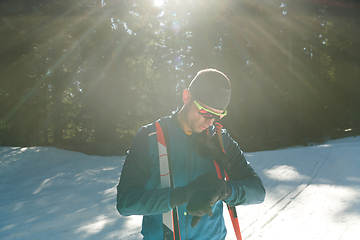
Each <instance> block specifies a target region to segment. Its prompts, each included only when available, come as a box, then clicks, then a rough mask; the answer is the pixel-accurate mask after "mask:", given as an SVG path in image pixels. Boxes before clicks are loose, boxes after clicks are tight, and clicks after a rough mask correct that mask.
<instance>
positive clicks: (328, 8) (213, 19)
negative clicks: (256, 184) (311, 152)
mask: <svg viewBox="0 0 360 240" xmlns="http://www.w3.org/2000/svg"><path fill="white" fill-rule="evenodd" d="M359 11H360V3H359V2H358V1H356V0H197V1H193V0H164V1H162V0H128V1H125V0H72V1H66V0H3V1H1V2H0V36H1V37H0V56H1V58H0V145H2V146H55V147H58V148H62V149H68V150H73V151H79V152H83V153H86V154H90V155H123V154H125V153H126V151H127V150H128V148H129V146H130V144H131V141H132V139H133V137H134V135H135V134H136V132H137V131H138V130H139V128H140V127H141V126H143V125H145V124H148V123H151V122H153V121H156V120H157V119H159V118H161V117H164V116H167V115H170V114H171V112H172V111H174V110H176V109H177V108H178V107H181V105H182V98H181V96H182V91H183V89H185V88H186V87H187V86H188V84H189V83H190V81H191V80H192V78H193V77H194V76H195V75H196V73H197V71H199V70H201V69H204V68H216V69H218V70H221V71H223V72H224V73H225V74H226V75H227V76H228V77H229V79H230V81H231V83H232V97H231V102H230V105H229V106H228V109H227V110H228V115H227V116H226V117H225V118H223V119H221V121H220V122H221V123H222V124H223V125H224V127H225V128H226V129H227V130H228V131H229V132H230V134H231V136H232V137H233V138H234V139H235V140H236V141H237V142H238V143H239V145H240V147H241V149H243V150H244V151H247V152H253V151H263V150H272V149H279V148H285V147H290V146H296V145H310V144H312V143H321V142H324V141H327V140H329V139H336V138H341V137H345V136H356V135H359V133H360V81H359V73H360V72H359V67H360V31H359V27H360V14H359Z"/></svg>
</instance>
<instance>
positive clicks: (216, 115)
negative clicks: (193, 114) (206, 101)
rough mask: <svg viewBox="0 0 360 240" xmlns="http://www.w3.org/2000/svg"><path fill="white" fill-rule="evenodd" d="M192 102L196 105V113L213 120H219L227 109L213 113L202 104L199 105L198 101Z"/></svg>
mask: <svg viewBox="0 0 360 240" xmlns="http://www.w3.org/2000/svg"><path fill="white" fill-rule="evenodd" d="M194 103H195V105H196V107H197V108H198V110H197V111H198V113H199V114H200V115H201V116H203V117H204V118H205V119H212V118H213V119H214V121H219V120H220V119H221V118H223V117H225V116H226V114H227V111H226V110H225V111H224V113H220V114H219V113H215V112H212V111H210V110H208V109H206V108H204V107H203V106H201V105H200V104H199V103H198V102H196V101H195V100H194Z"/></svg>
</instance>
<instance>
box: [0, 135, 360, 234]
mask: <svg viewBox="0 0 360 240" xmlns="http://www.w3.org/2000/svg"><path fill="white" fill-rule="evenodd" d="M245 156H246V158H247V160H248V161H249V162H250V163H251V165H252V166H253V167H254V169H255V170H256V171H257V172H258V174H259V175H260V177H261V178H262V180H263V183H264V186H265V188H266V191H267V195H266V198H265V201H264V203H262V204H259V205H250V206H238V207H237V213H238V217H239V223H240V228H241V232H242V236H243V239H249V240H255V239H266V240H271V239H277V240H279V239H280V240H282V239H286V240H288V239H292V240H296V239H301V240H304V239H306V240H307V239H314V240H315V239H326V240H332V239H339V240H340V239H341V240H353V239H358V238H359V237H358V236H359V234H360V230H359V229H360V174H359V170H360V157H359V156H360V137H356V138H354V137H352V138H345V139H340V140H334V141H329V142H328V143H325V144H321V145H316V146H311V147H294V148H288V149H282V150H276V151H264V152H254V153H247V154H245ZM123 162H124V156H120V157H119V156H113V157H100V156H89V155H85V154H81V153H77V152H71V151H66V150H59V149H57V148H53V147H33V148H19V147H0V239H3V240H10V239H25V240H33V239H41V240H42V239H55V240H56V239H91V240H92V239H94V240H95V239H129V240H140V239H142V236H141V234H140V230H141V220H142V216H130V217H123V216H121V215H120V214H119V213H118V212H117V211H116V185H117V184H118V181H119V177H120V173H121V168H122V164H123ZM224 217H225V221H226V225H227V229H228V235H227V237H226V240H230V239H235V234H234V233H233V229H232V226H231V221H230V218H229V216H228V211H227V210H226V208H225V206H224Z"/></svg>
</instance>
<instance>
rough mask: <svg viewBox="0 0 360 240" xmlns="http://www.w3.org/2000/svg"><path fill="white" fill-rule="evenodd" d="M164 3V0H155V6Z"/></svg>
mask: <svg viewBox="0 0 360 240" xmlns="http://www.w3.org/2000/svg"><path fill="white" fill-rule="evenodd" d="M163 4H164V0H154V6H155V7H161V6H162V5H163Z"/></svg>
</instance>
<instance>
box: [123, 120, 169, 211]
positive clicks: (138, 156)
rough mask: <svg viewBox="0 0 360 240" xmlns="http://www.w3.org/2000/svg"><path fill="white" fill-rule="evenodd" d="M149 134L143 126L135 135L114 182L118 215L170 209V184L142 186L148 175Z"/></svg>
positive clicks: (149, 161)
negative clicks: (159, 187)
mask: <svg viewBox="0 0 360 240" xmlns="http://www.w3.org/2000/svg"><path fill="white" fill-rule="evenodd" d="M150 164H151V159H150V156H149V136H148V130H147V128H146V127H143V128H141V129H140V130H139V132H138V133H137V134H136V135H135V138H134V140H133V142H132V144H131V147H130V151H129V152H128V154H127V156H126V159H125V163H124V165H123V168H122V172H121V176H120V182H119V185H118V186H117V205H116V207H117V209H118V211H119V213H120V214H121V215H124V216H129V215H153V214H162V213H165V212H168V211H170V210H171V208H170V202H169V201H170V200H169V199H170V191H171V190H170V188H163V189H145V186H146V183H147V181H148V179H149V178H150Z"/></svg>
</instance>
